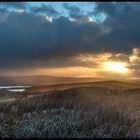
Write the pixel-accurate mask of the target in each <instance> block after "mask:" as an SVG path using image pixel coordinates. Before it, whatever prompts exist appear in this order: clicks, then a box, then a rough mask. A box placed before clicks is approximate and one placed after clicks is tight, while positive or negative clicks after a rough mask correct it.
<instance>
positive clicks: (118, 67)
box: [103, 62, 128, 73]
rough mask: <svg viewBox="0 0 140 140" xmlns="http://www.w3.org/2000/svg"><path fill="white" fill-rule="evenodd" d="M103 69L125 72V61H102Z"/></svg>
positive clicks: (126, 70) (126, 69)
mask: <svg viewBox="0 0 140 140" xmlns="http://www.w3.org/2000/svg"><path fill="white" fill-rule="evenodd" d="M103 68H104V70H107V71H112V72H119V73H127V72H128V68H126V63H125V62H104V63H103Z"/></svg>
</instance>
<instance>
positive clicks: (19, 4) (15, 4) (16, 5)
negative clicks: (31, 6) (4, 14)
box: [0, 2, 26, 9]
mask: <svg viewBox="0 0 140 140" xmlns="http://www.w3.org/2000/svg"><path fill="white" fill-rule="evenodd" d="M0 6H4V7H6V8H8V7H12V8H19V9H24V8H25V7H26V3H25V2H0Z"/></svg>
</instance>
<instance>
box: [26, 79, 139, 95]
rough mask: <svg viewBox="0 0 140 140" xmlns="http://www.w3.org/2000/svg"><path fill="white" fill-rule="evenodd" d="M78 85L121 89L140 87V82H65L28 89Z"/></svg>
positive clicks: (51, 88) (39, 89)
mask: <svg viewBox="0 0 140 140" xmlns="http://www.w3.org/2000/svg"><path fill="white" fill-rule="evenodd" d="M76 87H107V88H110V89H114V88H119V89H120V88H121V89H135V88H139V89H140V84H139V83H131V82H123V81H115V80H109V81H94V82H81V83H65V84H55V85H47V86H33V87H29V88H28V89H27V91H30V92H47V91H50V90H64V89H69V88H76Z"/></svg>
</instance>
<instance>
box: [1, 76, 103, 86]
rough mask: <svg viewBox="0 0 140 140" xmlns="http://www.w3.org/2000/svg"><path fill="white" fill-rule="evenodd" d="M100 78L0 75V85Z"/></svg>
mask: <svg viewBox="0 0 140 140" xmlns="http://www.w3.org/2000/svg"><path fill="white" fill-rule="evenodd" d="M101 80H102V79H101V78H79V77H77V78H74V77H58V76H39V75H38V76H0V86H9V85H25V86H40V85H54V84H65V83H81V82H94V81H101Z"/></svg>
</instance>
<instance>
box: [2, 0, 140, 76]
mask: <svg viewBox="0 0 140 140" xmlns="http://www.w3.org/2000/svg"><path fill="white" fill-rule="evenodd" d="M88 4H89V5H90V7H91V6H92V5H93V8H91V10H90V11H86V12H83V10H82V5H80V6H78V4H77V5H75V4H73V3H64V2H63V3H62V4H61V10H58V8H55V6H53V3H52V4H50V3H47V2H44V3H42V4H40V5H34V4H32V3H31V2H30V3H29V2H24V3H23V2H20V3H18V2H0V70H1V71H6V70H7V69H8V70H10V69H32V68H65V67H77V66H80V67H86V68H93V69H94V68H97V67H100V64H101V63H102V62H103V61H109V60H111V61H112V60H114V61H125V62H127V64H128V66H127V67H128V68H129V69H130V70H132V71H133V72H134V73H135V75H136V76H139V75H140V74H139V70H140V65H139V64H140V49H139V46H140V28H139V25H140V17H139V15H140V3H139V2H137V3H136V2H120V3H119V2H96V3H95V2H90V3H89V2H88ZM88 4H87V5H86V7H85V8H88ZM83 7H84V4H83ZM63 11H65V14H64V13H63Z"/></svg>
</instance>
